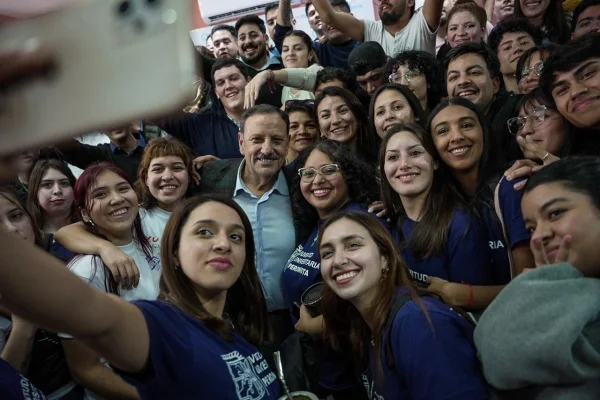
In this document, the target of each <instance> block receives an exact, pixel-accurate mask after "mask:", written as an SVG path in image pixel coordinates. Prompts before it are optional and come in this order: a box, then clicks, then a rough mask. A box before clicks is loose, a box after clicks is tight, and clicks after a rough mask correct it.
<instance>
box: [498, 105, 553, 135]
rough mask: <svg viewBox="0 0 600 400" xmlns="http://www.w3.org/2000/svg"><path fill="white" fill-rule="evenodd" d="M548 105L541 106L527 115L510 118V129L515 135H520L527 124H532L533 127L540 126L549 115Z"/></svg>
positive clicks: (508, 122)
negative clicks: (547, 111)
mask: <svg viewBox="0 0 600 400" xmlns="http://www.w3.org/2000/svg"><path fill="white" fill-rule="evenodd" d="M546 110H547V107H546V106H539V107H536V108H534V109H533V110H532V112H531V113H530V114H529V115H528V116H526V117H514V118H511V119H509V120H508V121H507V122H506V123H507V124H508V130H509V132H510V133H512V134H513V135H519V134H520V133H521V131H522V130H523V128H525V124H530V125H531V127H532V128H534V129H535V128H537V127H539V126H540V125H541V124H542V122H544V120H545V119H546V117H547V113H546Z"/></svg>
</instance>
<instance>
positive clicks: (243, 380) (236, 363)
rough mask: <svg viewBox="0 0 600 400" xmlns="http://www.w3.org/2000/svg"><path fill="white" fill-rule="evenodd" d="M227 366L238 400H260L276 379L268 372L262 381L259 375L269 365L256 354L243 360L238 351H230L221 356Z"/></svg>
mask: <svg viewBox="0 0 600 400" xmlns="http://www.w3.org/2000/svg"><path fill="white" fill-rule="evenodd" d="M221 358H222V359H223V361H225V363H226V364H227V368H228V369H229V374H230V375H231V379H232V380H233V382H234V383H235V391H236V393H237V395H238V399H240V400H260V399H262V398H263V397H264V396H265V394H266V392H267V388H268V387H269V385H270V384H271V383H273V382H274V381H275V379H276V378H277V377H276V376H275V374H274V373H273V372H269V373H268V374H267V375H266V376H264V377H263V378H262V379H261V378H260V376H259V374H261V373H263V372H265V371H268V370H269V365H268V364H267V360H265V359H264V358H263V356H262V354H260V353H258V352H256V353H254V354H253V355H251V356H250V357H247V358H245V357H244V356H242V355H241V354H240V353H239V352H238V351H232V352H231V353H228V354H223V355H221Z"/></svg>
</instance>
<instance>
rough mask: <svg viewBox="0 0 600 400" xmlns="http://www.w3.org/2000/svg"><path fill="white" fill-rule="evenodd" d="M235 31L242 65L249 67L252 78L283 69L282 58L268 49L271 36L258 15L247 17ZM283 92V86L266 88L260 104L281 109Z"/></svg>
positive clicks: (236, 24)
mask: <svg viewBox="0 0 600 400" xmlns="http://www.w3.org/2000/svg"><path fill="white" fill-rule="evenodd" d="M235 30H236V32H237V44H238V53H239V55H240V59H241V61H242V63H243V64H245V65H246V67H247V73H248V75H249V76H250V78H254V77H255V76H256V75H257V74H258V73H259V72H261V71H265V70H272V71H277V70H280V69H282V68H283V63H282V62H281V58H279V57H277V56H276V55H274V54H273V53H271V52H270V51H269V49H268V45H267V43H268V41H269V36H268V35H267V28H266V27H265V23H264V22H263V20H262V19H260V18H259V17H258V16H256V15H246V16H245V17H242V18H240V19H239V20H238V21H237V22H236V23H235ZM271 83H272V82H271ZM269 86H271V87H269ZM281 92H282V86H280V85H268V86H264V87H263V88H262V89H261V92H260V94H259V99H260V101H258V103H266V104H271V105H273V106H275V107H281ZM242 97H243V96H242ZM242 103H243V101H242Z"/></svg>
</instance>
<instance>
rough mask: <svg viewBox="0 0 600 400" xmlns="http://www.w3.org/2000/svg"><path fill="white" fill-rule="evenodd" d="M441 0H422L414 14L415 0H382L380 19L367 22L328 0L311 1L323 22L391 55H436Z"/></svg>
mask: <svg viewBox="0 0 600 400" xmlns="http://www.w3.org/2000/svg"><path fill="white" fill-rule="evenodd" d="M443 2H444V0H425V4H424V5H423V8H422V9H421V11H420V12H419V13H416V14H415V0H381V2H379V18H380V19H381V20H380V21H369V20H359V19H357V18H355V17H354V16H353V15H351V14H347V13H343V12H339V11H336V10H335V9H334V8H333V7H332V6H331V4H329V1H328V0H312V3H313V5H314V6H315V9H316V10H317V12H318V13H319V16H320V17H321V19H322V20H323V23H325V24H327V25H329V26H333V27H335V28H336V29H338V30H340V31H341V32H342V33H344V34H346V35H348V36H350V37H351V38H352V39H354V40H358V41H360V42H369V41H375V42H378V43H379V44H381V46H382V47H383V49H384V51H385V53H386V54H387V55H388V56H390V57H394V56H395V55H396V54H398V53H400V52H402V51H405V50H422V51H427V52H429V53H431V54H435V31H436V30H437V28H438V26H439V23H440V17H441V15H442V7H443ZM413 15H414V18H413Z"/></svg>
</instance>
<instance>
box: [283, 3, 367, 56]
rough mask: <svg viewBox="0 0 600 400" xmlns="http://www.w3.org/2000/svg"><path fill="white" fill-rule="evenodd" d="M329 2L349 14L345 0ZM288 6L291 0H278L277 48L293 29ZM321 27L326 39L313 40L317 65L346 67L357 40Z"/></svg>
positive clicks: (348, 6) (331, 28)
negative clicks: (317, 60)
mask: <svg viewBox="0 0 600 400" xmlns="http://www.w3.org/2000/svg"><path fill="white" fill-rule="evenodd" d="M330 4H331V7H333V9H335V10H336V11H339V12H343V13H347V14H349V15H350V5H349V4H348V2H347V1H346V0H331V3H330ZM290 8H291V0H280V1H279V9H280V10H282V12H281V13H279V14H278V18H277V22H276V24H275V36H274V40H275V46H276V47H277V48H278V49H279V50H281V48H282V46H283V39H284V38H285V35H286V34H287V33H288V32H291V31H292V30H293V26H292V21H291V19H289V18H288V17H287V15H288V14H289V13H288V11H287V10H290ZM313 8H314V7H313ZM321 27H322V29H323V37H324V38H325V39H326V40H325V42H324V43H321V42H320V41H318V40H315V41H314V42H313V47H314V49H315V52H316V53H317V58H318V59H319V65H321V66H322V67H338V68H348V56H349V55H350V52H352V50H353V49H354V48H355V47H356V46H358V45H359V42H357V41H356V40H353V39H352V38H350V37H349V36H347V35H345V34H343V33H342V32H341V31H339V30H337V29H335V28H333V27H332V26H329V25H327V24H323V23H322V24H321Z"/></svg>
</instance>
